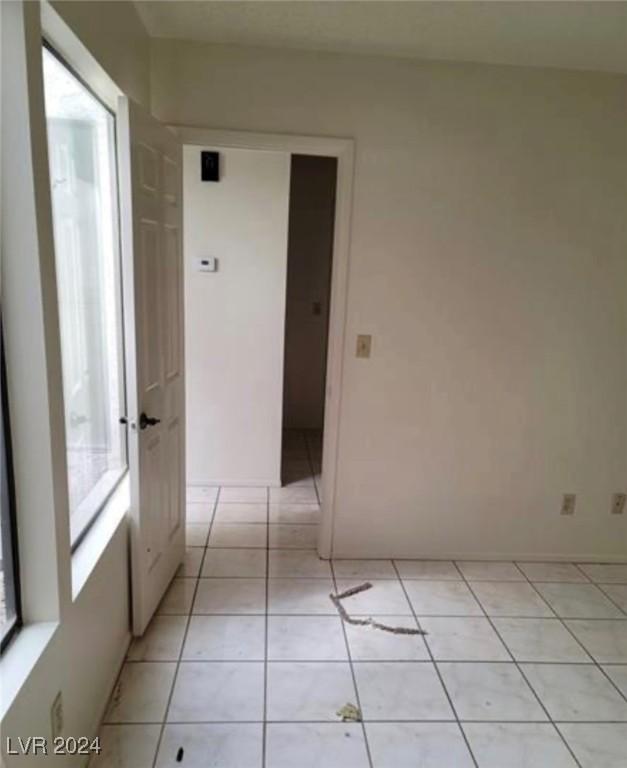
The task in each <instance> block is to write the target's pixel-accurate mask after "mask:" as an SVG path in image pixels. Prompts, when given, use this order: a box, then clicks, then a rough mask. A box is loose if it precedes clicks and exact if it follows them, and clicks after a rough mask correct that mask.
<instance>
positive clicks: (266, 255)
mask: <svg viewBox="0 0 627 768" xmlns="http://www.w3.org/2000/svg"><path fill="white" fill-rule="evenodd" d="M201 149H202V148H201V147H191V146H189V147H185V148H184V160H183V162H184V190H183V192H184V200H185V204H184V254H185V358H186V388H187V478H188V482H191V483H222V484H229V483H230V484H235V485H237V484H250V485H255V484H259V485H276V484H279V482H280V455H281V418H282V397H283V334H284V323H285V281H286V273H287V222H288V200H289V180H290V176H289V174H290V158H289V155H288V154H287V153H282V152H252V151H248V150H220V164H221V178H220V181H219V182H218V183H213V182H202V181H201V180H200V152H201ZM202 256H215V257H217V259H218V271H217V272H215V273H207V272H198V271H197V270H196V269H195V265H194V260H195V259H197V258H199V257H202Z"/></svg>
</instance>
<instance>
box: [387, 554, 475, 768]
mask: <svg viewBox="0 0 627 768" xmlns="http://www.w3.org/2000/svg"><path fill="white" fill-rule="evenodd" d="M392 566H393V567H394V570H395V571H396V577H397V579H398V581H399V583H400V585H401V589H402V590H403V594H404V595H405V600H407V602H408V603H409V607H410V608H411V611H412V615H413V617H414V621H415V622H416V625H417V626H418V629H422V626H421V624H420V620H419V619H418V616H417V615H416V611H415V610H414V605H413V603H412V601H411V600H410V598H409V594H408V592H407V590H406V589H405V584H403V580H402V579H401V575H400V573H399V570H398V568H397V567H396V563H395V562H394V560H393V561H392ZM455 567H456V568H457V566H455ZM458 570H459V569H458ZM422 640H423V642H424V644H425V648H426V649H427V653H428V655H429V662H428V663H430V664H431V665H432V666H433V670H434V671H435V674H436V675H437V677H438V680H439V681H440V685H441V686H442V690H443V691H444V695H445V696H446V699H447V701H448V704H449V707H450V708H451V712H452V713H453V716H454V718H455V720H454V722H455V723H456V724H457V728H458V729H459V732H460V734H461V737H462V739H463V740H464V743H465V745H466V749H467V750H468V754H469V755H470V759H471V760H472V762H473V764H474V766H475V768H479V762H478V760H477V758H476V757H475V754H474V752H473V751H472V748H471V746H470V741H469V740H468V737H467V735H466V732H465V731H464V729H463V728H462V724H461V720H460V719H459V714H458V712H457V709H456V708H455V705H454V704H453V699H452V697H451V695H450V693H449V691H448V688H447V687H446V685H445V683H444V678H443V677H442V673H441V672H440V669H439V667H438V665H437V663H436V661H435V657H434V655H433V652H432V651H431V647H430V646H429V643H428V641H427V635H422Z"/></svg>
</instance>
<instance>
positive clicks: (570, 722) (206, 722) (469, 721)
mask: <svg viewBox="0 0 627 768" xmlns="http://www.w3.org/2000/svg"><path fill="white" fill-rule="evenodd" d="M344 663H346V662H344ZM460 722H461V723H462V724H464V723H467V724H473V725H474V724H481V725H546V726H550V725H556V726H558V725H625V724H627V720H555V722H554V723H550V722H547V721H546V720H480V719H473V718H468V719H467V720H461V721H460ZM268 723H272V724H273V725H274V724H278V725H298V724H309V723H316V724H320V725H322V724H326V725H335V726H337V727H338V728H345V727H346V725H348V724H347V723H344V722H342V721H339V720H315V719H313V720H268ZM364 723H366V725H368V724H373V723H374V724H381V723H382V724H391V725H393V724H395V723H448V724H450V725H455V724H456V720H455V718H453V717H452V718H450V719H448V720H447V719H445V718H434V719H432V720H416V719H413V720H411V719H408V718H396V719H394V720H383V719H379V720H376V719H375V720H369V719H366V720H364ZM261 724H262V721H261V720H171V721H170V722H168V723H167V725H261ZM119 725H125V726H128V725H132V726H142V725H161V721H160V720H141V721H137V720H120V721H116V722H114V723H103V726H107V727H111V726H119ZM355 725H359V723H355ZM534 768H535V766H534ZM543 768H544V766H543Z"/></svg>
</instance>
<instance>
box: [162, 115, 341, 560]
mask: <svg viewBox="0 0 627 768" xmlns="http://www.w3.org/2000/svg"><path fill="white" fill-rule="evenodd" d="M177 132H178V134H179V137H180V139H181V141H182V143H183V186H184V199H185V205H184V209H183V219H184V227H183V230H184V262H185V281H184V282H185V315H186V320H185V369H186V402H187V407H186V412H187V419H186V422H187V437H186V444H187V473H186V474H187V477H186V481H187V493H188V499H191V498H194V499H196V500H197V501H198V502H201V501H206V500H208V499H209V497H212V498H213V496H212V494H214V495H215V494H216V491H218V489H219V492H218V494H217V497H218V501H217V507H216V510H217V511H216V515H217V517H216V519H218V518H220V517H221V516H222V517H224V515H225V514H226V513H227V512H228V513H230V516H231V517H233V514H235V508H232V509H231V508H230V507H228V508H227V504H228V502H229V501H230V502H232V503H233V504H235V503H239V504H240V505H241V504H244V503H247V504H248V506H251V505H254V504H257V505H258V504H260V503H263V502H266V501H267V503H268V505H269V506H268V522H269V526H270V528H269V537H270V541H272V540H273V535H274V536H277V535H279V534H280V535H283V534H284V533H285V534H287V533H288V531H282V530H279V528H280V527H281V523H282V522H285V521H283V520H282V514H283V512H288V511H290V510H291V511H293V512H296V511H301V512H306V511H307V510H306V509H305V507H315V510H314V509H313V508H312V509H310V510H309V511H310V512H311V513H312V518H313V517H314V515H313V512H314V511H315V512H316V515H315V517H316V518H317V519H316V521H315V522H319V525H316V526H315V528H314V527H313V526H312V525H307V528H309V533H308V535H307V541H308V542H310V543H308V544H307V546H308V547H316V548H317V551H318V554H319V556H320V557H323V558H328V557H330V556H331V553H332V538H333V517H334V508H335V475H336V465H337V451H338V434H339V418H340V407H341V389H342V369H343V362H344V338H345V318H346V298H347V279H348V257H349V244H350V209H351V200H352V180H353V167H354V146H353V141H352V140H350V139H340V138H321V137H312V136H294V135H282V134H264V133H245V132H239V131H221V130H212V129H205V128H189V127H181V126H178V127H177ZM203 152H204V153H212V156H213V157H214V158H217V160H218V164H217V165H216V169H217V170H218V172H217V173H216V174H214V176H213V178H212V179H209V178H207V179H204V178H203V173H202V161H203V159H202V153H203ZM292 172H293V175H292ZM316 172H317V175H318V176H321V177H322V179H323V180H324V183H322V182H321V181H318V182H316V181H314V180H312V177H313V175H314V174H315V173H316ZM316 184H317V186H316ZM318 188H320V189H321V191H322V192H325V194H316V190H317V189H318ZM299 197H302V201H300V205H299V206H297V202H298V201H299ZM295 207H296V210H293V209H294V208H295ZM299 208H300V214H301V215H302V217H303V218H304V219H306V221H305V223H304V224H303V225H302V226H301V227H300V229H301V235H300V241H301V242H304V246H303V248H300V249H298V251H296V250H295V244H298V242H299V239H298V232H299V227H298V226H297V223H296V222H297V217H298V214H299ZM307 227H309V229H307ZM303 233H304V234H303ZM288 242H289V245H290V248H289V250H290V251H291V257H290V259H289V261H290V264H289V273H290V274H289V278H288ZM316 243H317V246H316V247H315V248H314V244H316ZM306 248H309V249H310V250H309V251H308V252H305V251H306ZM321 251H322V256H320V253H321ZM294 253H296V255H294ZM299 256H301V257H302V258H303V260H304V259H305V257H306V258H307V260H305V261H304V264H300V263H299V262H298V258H299ZM312 274H313V277H312ZM303 275H304V277H303ZM288 281H289V287H288ZM303 286H304V287H303ZM288 304H289V309H288V307H287V305H288ZM299 321H301V322H299ZM286 323H287V328H286ZM299 340H300V341H299ZM295 347H296V353H294V348H295ZM298 347H302V350H301V351H300V352H299V349H298ZM303 358H304V359H303ZM299 360H300V361H299ZM314 371H315V372H314ZM294 372H296V373H294ZM295 381H296V384H295V383H294V382H295ZM299 381H300V384H301V385H303V384H304V385H305V387H306V388H307V390H306V392H305V395H304V397H301V398H299V397H298V395H299V386H298V384H299ZM284 389H285V394H284ZM300 393H301V394H302V386H301V388H300ZM304 413H305V414H309V415H308V416H304V415H303V414H304ZM321 477H324V484H322V483H321ZM205 497H206V498H205ZM284 505H285V506H284ZM298 505H300V506H301V509H300V510H296V509H295V507H297V506H298ZM222 507H224V508H223V509H222ZM190 511H191V510H189V509H188V514H189V512H190ZM239 512H241V513H242V514H245V515H249V514H252V513H254V514H258V513H259V510H252V508H251V509H246V510H244V509H241V510H239ZM277 515H278V517H277ZM298 517H299V518H300V516H298ZM299 521H300V522H304V521H303V520H299ZM223 522H224V521H223ZM292 522H295V521H292ZM308 522H309V523H311V522H314V520H313V519H312V520H310V521H308ZM297 527H298V526H295V525H291V526H289V528H290V531H289V532H290V533H294V534H296V533H300V532H299V531H297ZM303 534H304V531H303ZM297 538H298V537H297Z"/></svg>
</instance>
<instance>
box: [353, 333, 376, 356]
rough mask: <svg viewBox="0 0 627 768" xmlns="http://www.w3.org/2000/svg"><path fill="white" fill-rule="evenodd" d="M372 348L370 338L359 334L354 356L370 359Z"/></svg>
mask: <svg viewBox="0 0 627 768" xmlns="http://www.w3.org/2000/svg"><path fill="white" fill-rule="evenodd" d="M371 347H372V336H370V335H364V334H360V335H359V336H358V337H357V350H356V352H355V355H356V356H357V357H370V349H371Z"/></svg>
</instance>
